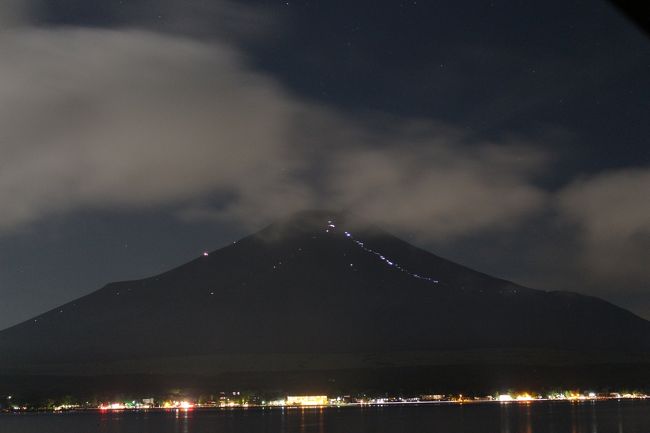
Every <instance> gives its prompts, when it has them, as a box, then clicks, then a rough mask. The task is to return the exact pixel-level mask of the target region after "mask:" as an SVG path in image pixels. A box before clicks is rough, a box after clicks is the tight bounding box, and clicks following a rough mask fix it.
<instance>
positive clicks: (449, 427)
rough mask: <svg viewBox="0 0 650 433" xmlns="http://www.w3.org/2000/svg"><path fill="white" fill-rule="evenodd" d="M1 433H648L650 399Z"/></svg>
mask: <svg viewBox="0 0 650 433" xmlns="http://www.w3.org/2000/svg"><path fill="white" fill-rule="evenodd" d="M0 432H2V433H5V432H6V433H93V432H98V433H239V432H242V433H243V432H246V433H248V432H273V433H363V432H368V433H371V432H372V433H411V432H436V433H438V432H439V433H479V432H480V433H649V432H650V401H621V402H617V401H609V402H579V403H569V402H545V403H539V402H536V403H506V404H498V403H483V404H463V405H455V404H438V405H422V406H390V407H389V406H385V407H363V408H359V407H350V408H314V409H308V408H303V409H298V408H292V409H282V408H276V409H248V410H194V411H189V412H183V411H167V412H157V411H150V412H146V411H143V412H103V413H100V412H83V413H65V414H2V415H0Z"/></svg>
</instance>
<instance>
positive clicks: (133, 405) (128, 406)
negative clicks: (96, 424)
mask: <svg viewBox="0 0 650 433" xmlns="http://www.w3.org/2000/svg"><path fill="white" fill-rule="evenodd" d="M194 406H195V405H194V403H192V402H190V401H186V400H182V401H165V402H163V403H162V404H161V405H160V406H159V407H161V408H163V409H180V410H191V409H194ZM153 407H154V405H153V401H152V402H150V403H141V402H137V401H127V402H115V403H102V404H100V405H99V406H98V407H97V408H98V409H99V410H101V411H109V410H111V411H113V410H114V411H120V410H134V409H151V408H153Z"/></svg>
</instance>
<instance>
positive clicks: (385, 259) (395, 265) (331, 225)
mask: <svg viewBox="0 0 650 433" xmlns="http://www.w3.org/2000/svg"><path fill="white" fill-rule="evenodd" d="M327 227H328V228H327V229H325V232H326V233H329V231H330V229H336V225H335V224H334V223H333V222H332V221H331V220H329V221H327ZM344 233H345V237H346V238H348V239H350V240H351V241H353V242H354V243H355V244H356V245H357V246H359V247H360V248H361V249H362V250H364V251H365V252H367V253H370V254H373V255H375V256H377V257H378V258H379V259H380V260H381V261H382V262H384V263H386V264H387V265H388V266H391V267H393V268H395V269H397V270H398V271H400V272H404V273H405V274H408V275H410V276H411V277H413V278H417V279H419V280H424V281H429V282H431V283H434V284H438V283H439V281H438V280H436V279H435V278H431V277H427V276H424V275H419V274H416V273H413V272H410V271H409V270H408V269H406V268H403V267H402V266H400V265H399V264H398V263H395V262H394V261H393V260H390V259H389V258H388V257H386V256H384V255H383V254H382V253H380V252H379V251H375V250H373V249H372V248H368V247H367V246H366V245H365V244H364V243H363V242H361V241H360V240H358V239H355V238H354V236H352V233H350V232H348V231H345V232H344Z"/></svg>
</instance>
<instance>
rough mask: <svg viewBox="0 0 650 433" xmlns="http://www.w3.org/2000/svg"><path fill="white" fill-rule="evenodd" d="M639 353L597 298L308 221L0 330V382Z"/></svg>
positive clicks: (638, 328) (642, 341) (632, 329)
mask: <svg viewBox="0 0 650 433" xmlns="http://www.w3.org/2000/svg"><path fill="white" fill-rule="evenodd" d="M647 353H650V322H648V321H645V320H643V319H641V318H640V317H638V316H635V315H634V314H632V313H630V312H628V311H626V310H624V309H621V308H619V307H616V306H614V305H612V304H610V303H608V302H605V301H603V300H601V299H598V298H594V297H589V296H583V295H579V294H576V293H571V292H560V291H541V290H534V289H530V288H526V287H522V286H520V285H517V284H515V283H512V282H509V281H505V280H502V279H498V278H494V277H491V276H489V275H486V274H483V273H480V272H477V271H474V270H471V269H469V268H467V267H464V266H461V265H458V264H456V263H453V262H451V261H448V260H445V259H443V258H441V257H438V256H436V255H434V254H431V253H429V252H427V251H424V250H422V249H420V248H416V247H414V246H412V245H410V244H408V243H406V242H404V241H402V240H400V239H398V238H396V237H395V236H392V235H390V234H388V233H386V232H384V231H382V230H380V229H378V228H376V227H374V226H372V225H371V224H368V223H366V222H364V221H360V220H359V219H358V218H356V217H355V216H353V215H350V214H346V213H337V212H329V211H306V212H301V213H298V214H295V215H293V216H290V217H288V218H286V219H284V220H282V221H279V222H277V223H276V224H273V225H271V226H269V227H267V228H265V229H263V230H261V231H260V232H258V233H256V234H254V235H251V236H248V237H246V238H244V239H242V240H240V241H238V242H235V243H233V244H232V245H229V246H226V247H224V248H221V249H219V250H216V251H213V252H210V253H206V254H204V255H202V256H200V257H197V258H196V259H194V260H192V261H191V262H189V263H186V264H184V265H182V266H180V267H178V268H175V269H172V270H170V271H168V272H165V273H162V274H160V275H156V276H153V277H150V278H145V279H142V280H134V281H123V282H117V283H110V284H108V285H106V286H105V287H103V288H102V289H100V290H98V291H96V292H94V293H91V294H90V295H87V296H84V297H82V298H80V299H77V300H76V301H73V302H70V303H68V304H65V305H63V306H61V307H59V308H55V309H53V310H51V311H49V312H47V313H45V314H42V315H40V316H38V317H35V318H33V319H30V320H28V321H26V322H23V323H21V324H19V325H16V326H14V327H11V328H9V329H6V330H4V331H2V332H0V376H4V377H10V378H11V377H18V376H21V377H23V376H35V375H47V376H50V377H64V376H86V377H92V376H119V375H149V377H174V376H177V375H195V376H201V377H222V378H223V377H224V375H228V377H230V378H231V379H232V378H234V377H239V376H237V375H240V376H241V375H242V374H244V375H245V374H257V376H255V377H257V378H258V379H259V377H260V374H262V373H264V372H266V373H267V374H271V373H269V372H276V373H277V374H278V375H281V373H282V372H284V373H287V372H302V373H301V374H303V376H308V375H309V374H308V372H310V371H313V372H316V371H318V372H329V373H327V374H325V376H332V375H333V373H332V372H334V371H348V372H349V371H366V372H367V371H379V370H381V369H384V368H387V369H391V368H393V369H394V368H401V369H404V368H411V369H416V370H417V371H420V370H418V369H423V368H424V369H426V368H429V369H430V368H434V367H435V366H438V367H441V366H447V367H449V366H458V365H473V366H485V365H490V366H495V365H510V366H518V367H517V368H519V367H520V366H532V365H534V366H539V365H546V366H552V367H553V368H556V367H557V366H561V365H581V366H585V365H604V364H609V365H612V364H613V363H614V364H615V363H621V365H623V364H625V363H627V364H630V363H645V362H646V361H647V359H648V358H647V356H646V354H647ZM635 365H636V364H635ZM549 368H550V367H549ZM416 370H413V371H416ZM524 370H525V371H528V370H526V369H524ZM306 372H307V373H306ZM3 373H4V374H3ZM314 374H316V373H314ZM522 374H527V373H522ZM594 374H596V373H594ZM377 377H378V376H377ZM413 377H414V378H421V377H424V376H423V375H422V374H420V373H417V374H414V375H413ZM240 379H241V377H240ZM233 380H234V379H233ZM241 380H244V379H241ZM251 383H252V385H251V386H254V385H255V383H254V381H253V382H251Z"/></svg>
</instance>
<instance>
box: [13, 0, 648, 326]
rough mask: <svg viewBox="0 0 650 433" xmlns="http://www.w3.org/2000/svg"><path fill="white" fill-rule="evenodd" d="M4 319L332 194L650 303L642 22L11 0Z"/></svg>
mask: <svg viewBox="0 0 650 433" xmlns="http://www.w3.org/2000/svg"><path fill="white" fill-rule="evenodd" d="M0 26H1V28H2V33H0V299H2V301H1V302H0V328H4V327H7V326H10V325H12V324H15V323H18V322H20V321H22V320H25V319H28V318H30V317H31V316H33V315H35V314H38V313H41V312H43V311H45V310H47V309H50V308H53V307H55V306H57V305H59V304H61V303H63V302H66V301H69V300H72V299H74V298H76V297H78V296H81V295H84V294H87V293H90V292H91V291H94V290H96V289H98V288H100V287H101V286H103V285H104V284H106V283H108V282H110V281H117V280H125V279H133V278H140V277H145V276H148V275H152V274H155V273H158V272H161V271H164V270H167V269H169V268H171V267H173V266H176V265H179V264H181V263H183V262H186V261H188V260H190V259H192V258H194V257H197V256H199V255H200V254H201V253H202V252H203V251H205V250H213V249H216V248H218V247H221V246H224V245H226V244H228V243H230V242H232V241H234V240H237V239H238V238H240V237H242V236H244V235H246V234H248V233H250V232H252V231H254V230H257V229H259V228H261V227H262V226H264V225H266V224H268V223H270V222H272V221H273V220H274V219H276V218H278V217H281V216H283V215H286V214H288V213H291V212H294V211H297V210H301V209H308V208H331V209H347V210H351V211H353V212H355V213H357V214H359V215H360V216H363V217H365V218H367V219H368V220H370V221H373V222H375V223H378V224H379V225H381V226H383V227H384V228H386V229H388V230H390V231H392V232H394V233H395V234H397V235H399V236H401V237H403V238H404V239H406V240H408V241H409V242H412V243H414V244H416V245H419V246H422V247H425V248H426V249H428V250H430V251H432V252H434V253H436V254H438V255H441V256H443V257H446V258H449V259H452V260H454V261H457V262H459V263H462V264H465V265H468V266H470V267H473V268H475V269H478V270H480V271H483V272H486V273H489V274H492V275H495V276H499V277H502V278H506V279H511V280H514V281H517V282H519V283H521V284H524V285H528V286H530V287H534V288H540V289H546V290H554V289H562V290H572V291H577V292H581V293H585V294H592V295H596V296H601V297H603V298H605V299H607V300H609V301H612V302H614V303H616V304H619V305H621V306H624V307H626V308H629V309H631V310H632V311H633V312H635V313H637V314H639V315H642V316H644V317H646V318H650V79H649V77H650V38H648V37H647V36H646V35H645V34H644V33H642V32H641V31H640V30H639V29H638V28H637V27H635V25H634V24H632V23H631V22H629V21H628V20H627V19H626V18H625V17H624V16H623V15H622V14H620V13H619V12H618V10H616V9H614V8H613V6H611V5H610V4H609V3H607V2H601V1H589V2H587V1H577V0H574V1H546V2H523V1H522V2H519V1H509V2H506V1H483V2H458V1H453V2H452V1H445V2H434V1H424V0H417V1H380V0H373V1H343V0H341V1H320V2H318V1H305V0H302V1H300V0H289V1H239V2H227V1H218V0H217V1H207V0H204V1H201V0H186V1H172V0H149V1H144V0H141V1H138V0H120V1H118V0H112V1H109V0H104V1H101V2H91V1H88V0H57V1H45V0H43V1H37V0H3V1H2V3H1V4H0Z"/></svg>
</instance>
